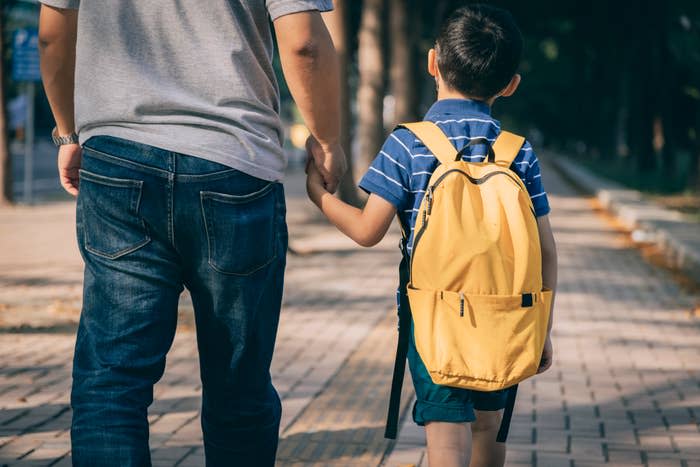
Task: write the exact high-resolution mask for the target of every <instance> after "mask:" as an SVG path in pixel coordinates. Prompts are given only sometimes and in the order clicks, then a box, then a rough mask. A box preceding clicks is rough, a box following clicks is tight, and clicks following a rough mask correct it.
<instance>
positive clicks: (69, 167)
mask: <svg viewBox="0 0 700 467" xmlns="http://www.w3.org/2000/svg"><path fill="white" fill-rule="evenodd" d="M82 156H83V149H82V148H81V147H80V145H79V144H64V145H62V146H61V147H59V148H58V177H59V179H60V181H61V186H62V187H63V189H64V190H66V191H67V192H68V193H70V194H71V195H73V196H78V184H79V183H80V177H79V170H80V163H81V160H82Z"/></svg>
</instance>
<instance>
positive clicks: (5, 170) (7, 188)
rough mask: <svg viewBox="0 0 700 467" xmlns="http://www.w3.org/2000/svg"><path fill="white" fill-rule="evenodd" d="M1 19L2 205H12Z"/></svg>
mask: <svg viewBox="0 0 700 467" xmlns="http://www.w3.org/2000/svg"><path fill="white" fill-rule="evenodd" d="M4 16H5V15H3V18H0V204H10V203H12V165H11V163H12V161H11V159H10V149H9V146H8V143H9V141H8V134H7V113H6V109H7V106H6V105H5V33H4V29H5V28H4V23H5V21H4Z"/></svg>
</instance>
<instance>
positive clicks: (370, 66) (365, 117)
mask: <svg viewBox="0 0 700 467" xmlns="http://www.w3.org/2000/svg"><path fill="white" fill-rule="evenodd" d="M383 10H384V0H364V6H363V9H362V18H361V20H360V32H359V50H358V53H357V55H358V64H359V71H360V84H359V87H358V90H357V106H358V114H359V115H358V128H357V133H358V139H359V145H360V158H359V160H358V169H359V170H358V171H359V173H364V172H365V171H367V169H368V168H369V165H370V164H371V163H372V160H373V159H374V157H375V156H376V155H377V152H378V151H379V148H380V147H381V145H382V140H383V139H384V125H383V118H382V117H383V116H382V111H383V109H384V105H383V100H384V56H383V55H384V52H383V48H382V36H383V28H384V24H383V22H382V13H383Z"/></svg>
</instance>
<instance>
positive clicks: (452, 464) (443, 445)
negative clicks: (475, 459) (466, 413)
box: [425, 422, 474, 467]
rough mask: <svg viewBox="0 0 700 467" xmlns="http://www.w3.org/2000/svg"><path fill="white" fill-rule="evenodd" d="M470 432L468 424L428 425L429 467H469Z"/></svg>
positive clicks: (439, 423)
mask: <svg viewBox="0 0 700 467" xmlns="http://www.w3.org/2000/svg"><path fill="white" fill-rule="evenodd" d="M470 432H471V428H470V427H469V424H468V423H450V422H428V423H426V424H425V437H426V442H427V445H428V466H430V467H433V466H440V467H467V466H468V465H469V459H470V458H471V451H472V436H471V433H470ZM472 465H474V464H472Z"/></svg>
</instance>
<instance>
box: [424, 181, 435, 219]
mask: <svg viewBox="0 0 700 467" xmlns="http://www.w3.org/2000/svg"><path fill="white" fill-rule="evenodd" d="M425 196H427V197H428V215H430V213H431V212H432V210H433V187H431V186H429V187H428V192H427V193H426V194H425Z"/></svg>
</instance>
